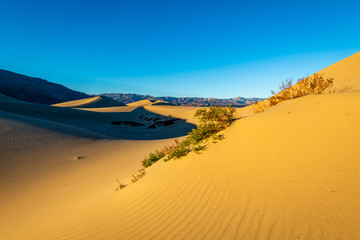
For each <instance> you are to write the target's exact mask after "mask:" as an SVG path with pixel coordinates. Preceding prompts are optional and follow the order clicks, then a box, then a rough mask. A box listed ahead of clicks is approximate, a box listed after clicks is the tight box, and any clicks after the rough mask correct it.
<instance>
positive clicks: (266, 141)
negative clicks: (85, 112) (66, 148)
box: [41, 92, 360, 239]
mask: <svg viewBox="0 0 360 240" xmlns="http://www.w3.org/2000/svg"><path fill="white" fill-rule="evenodd" d="M359 102H360V93H359V92H352V93H341V94H328V95H319V96H307V97H304V98H301V99H296V100H292V101H288V102H285V103H282V104H279V105H278V106H276V107H274V108H273V109H271V110H269V111H267V112H264V113H260V114H257V115H254V116H251V117H247V118H243V119H241V120H239V121H237V122H236V123H235V124H234V125H233V126H232V127H230V128H229V129H228V130H226V131H225V140H223V141H221V142H219V143H217V144H211V146H210V147H209V148H208V150H207V151H205V152H204V153H202V154H200V155H196V154H190V155H189V156H188V157H185V158H183V159H180V160H174V161H170V162H168V163H160V164H156V165H155V166H154V167H151V168H150V169H149V172H148V174H147V176H146V177H145V178H143V179H141V180H140V181H139V182H137V183H136V184H133V185H130V186H128V187H126V188H125V189H123V190H121V191H119V192H113V193H111V192H109V193H108V196H107V198H106V199H102V200H101V201H99V202H98V204H97V205H93V206H88V210H85V211H81V212H79V213H78V214H74V215H73V216H72V217H70V216H69V218H67V219H66V220H63V221H62V223H60V224H58V223H53V227H51V228H49V229H47V231H46V233H44V235H42V236H41V237H42V238H43V239H360V228H359V226H360V218H359V216H360V200H359V199H360V174H359V169H360V148H359V146H360V138H359V136H360V125H359V122H360V107H359ZM94 191H95V189H94ZM98 191H100V189H98ZM104 191H105V190H104ZM109 191H110V190H109ZM59 222H61V221H59Z"/></svg>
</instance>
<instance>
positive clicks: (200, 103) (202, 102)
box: [98, 93, 264, 107]
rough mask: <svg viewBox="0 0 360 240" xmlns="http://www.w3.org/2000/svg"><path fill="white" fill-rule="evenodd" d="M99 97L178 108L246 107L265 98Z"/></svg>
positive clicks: (124, 94)
mask: <svg viewBox="0 0 360 240" xmlns="http://www.w3.org/2000/svg"><path fill="white" fill-rule="evenodd" d="M98 96H106V97H110V98H112V99H114V100H117V101H119V102H122V103H125V104H128V103H132V102H136V101H140V100H145V99H149V100H152V101H158V100H159V101H166V102H169V103H172V104H174V105H177V106H197V107H206V106H213V105H216V106H228V105H232V106H233V107H245V106H248V105H250V104H253V103H255V102H256V101H261V100H264V99H263V98H255V97H254V98H243V97H235V98H229V99H220V98H201V97H179V98H178V97H154V96H150V95H139V94H133V93H102V94H99V95H98Z"/></svg>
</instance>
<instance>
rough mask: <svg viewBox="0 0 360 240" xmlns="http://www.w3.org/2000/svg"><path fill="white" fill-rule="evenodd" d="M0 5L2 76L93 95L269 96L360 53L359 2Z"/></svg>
mask: <svg viewBox="0 0 360 240" xmlns="http://www.w3.org/2000/svg"><path fill="white" fill-rule="evenodd" d="M0 6H1V7H0V68H2V69H6V70H10V71H14V72H18V73H22V74H26V75H29V76H34V77H41V78H44V79H47V80H49V81H53V82H57V83H60V84H63V85H65V86H67V87H70V88H73V89H75V90H79V91H84V92H87V93H103V92H122V93H139V94H150V95H154V96H178V97H179V96H199V97H217V98H230V97H237V96H243V97H253V96H256V97H266V96H268V95H269V94H270V90H271V89H275V88H277V86H278V85H279V83H280V82H281V81H283V80H285V79H287V78H292V77H293V78H298V77H302V76H306V75H307V74H312V73H314V72H316V71H318V70H321V69H322V68H324V67H326V66H328V65H330V64H332V63H335V62H337V61H339V60H341V59H343V58H345V57H347V56H349V55H351V54H353V53H355V52H357V51H360V46H359V43H360V27H359V26H360V14H359V12H360V2H359V1H355V0H354V1H348V0H344V1H334V2H331V1H316V0H313V1H307V0H305V1H226V0H222V1H211V0H210V1H195V0H194V1H187V0H181V1H180V0H179V1H177V0H167V1H151V0H147V1H137V0H118V1H110V0H102V1H91V0H88V1H76V0H72V1H69V0H62V1H60V0H53V1H31V0H28V1H25V0H22V1H21V0H0Z"/></svg>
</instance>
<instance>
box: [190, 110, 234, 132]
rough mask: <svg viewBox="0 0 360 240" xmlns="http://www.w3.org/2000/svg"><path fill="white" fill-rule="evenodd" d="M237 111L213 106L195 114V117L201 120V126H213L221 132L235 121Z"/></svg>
mask: <svg viewBox="0 0 360 240" xmlns="http://www.w3.org/2000/svg"><path fill="white" fill-rule="evenodd" d="M235 114H236V109H235V108H233V107H231V106H228V107H218V106H212V107H210V108H202V109H199V110H197V111H196V112H195V114H194V117H196V118H198V119H199V122H200V124H201V123H202V124H213V126H215V127H217V128H218V130H219V131H221V130H223V129H225V128H226V127H228V126H230V124H231V123H232V122H233V121H234V120H235Z"/></svg>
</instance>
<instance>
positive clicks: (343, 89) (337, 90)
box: [325, 86, 353, 93]
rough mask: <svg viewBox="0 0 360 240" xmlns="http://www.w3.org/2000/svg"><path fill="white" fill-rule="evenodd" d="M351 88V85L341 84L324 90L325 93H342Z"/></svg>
mask: <svg viewBox="0 0 360 240" xmlns="http://www.w3.org/2000/svg"><path fill="white" fill-rule="evenodd" d="M352 89H353V86H341V87H339V88H329V89H327V90H326V91H325V92H326V93H343V92H349V91H350V90H352Z"/></svg>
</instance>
